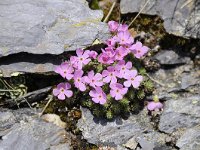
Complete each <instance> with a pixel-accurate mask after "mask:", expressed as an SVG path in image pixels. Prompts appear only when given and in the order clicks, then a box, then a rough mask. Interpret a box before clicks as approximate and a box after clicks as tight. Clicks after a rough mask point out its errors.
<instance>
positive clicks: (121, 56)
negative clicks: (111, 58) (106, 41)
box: [115, 46, 128, 60]
mask: <svg viewBox="0 0 200 150" xmlns="http://www.w3.org/2000/svg"><path fill="white" fill-rule="evenodd" d="M127 54H128V52H127V51H126V48H124V47H123V46H120V47H118V48H117V49H116V55H115V60H123V59H124V57H125V56H126V55H127Z"/></svg>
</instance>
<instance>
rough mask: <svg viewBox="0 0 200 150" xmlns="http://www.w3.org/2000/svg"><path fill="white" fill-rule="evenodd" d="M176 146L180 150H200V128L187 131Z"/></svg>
mask: <svg viewBox="0 0 200 150" xmlns="http://www.w3.org/2000/svg"><path fill="white" fill-rule="evenodd" d="M176 146H178V147H179V148H180V150H199V149H200V126H197V127H194V128H191V129H188V130H186V132H185V133H184V134H183V135H182V136H181V138H180V139H179V140H178V141H177V143H176Z"/></svg>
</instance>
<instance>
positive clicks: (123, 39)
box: [117, 31, 133, 45]
mask: <svg viewBox="0 0 200 150" xmlns="http://www.w3.org/2000/svg"><path fill="white" fill-rule="evenodd" d="M117 37H118V42H119V44H120V45H131V44H132V43H133V37H132V36H131V34H130V33H129V32H128V31H126V32H119V33H118V34H117Z"/></svg>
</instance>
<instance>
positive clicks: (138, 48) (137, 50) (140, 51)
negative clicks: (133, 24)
mask: <svg viewBox="0 0 200 150" xmlns="http://www.w3.org/2000/svg"><path fill="white" fill-rule="evenodd" d="M130 49H131V51H132V52H133V54H134V56H135V57H136V58H141V57H142V56H144V55H145V54H146V53H147V52H148V50H149V48H148V47H146V46H142V43H141V42H136V44H133V45H132V46H131V48H130Z"/></svg>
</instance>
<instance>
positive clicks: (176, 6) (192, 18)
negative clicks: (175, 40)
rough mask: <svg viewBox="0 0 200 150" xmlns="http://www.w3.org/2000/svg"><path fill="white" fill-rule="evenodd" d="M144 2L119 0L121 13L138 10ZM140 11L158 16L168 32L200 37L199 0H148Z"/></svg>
mask: <svg viewBox="0 0 200 150" xmlns="http://www.w3.org/2000/svg"><path fill="white" fill-rule="evenodd" d="M145 2H146V0H134V1H133V0H121V3H120V9H121V13H122V14H128V13H136V12H139V11H140V10H141V8H142V7H143V6H144V4H145ZM142 13H143V14H148V15H158V16H160V17H161V18H162V19H163V20H164V27H165V29H166V31H167V32H169V33H172V34H174V35H178V36H185V37H192V38H200V23H199V22H200V1H199V0H191V1H188V0H150V1H149V3H148V4H147V5H146V7H145V9H144V11H143V12H142Z"/></svg>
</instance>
